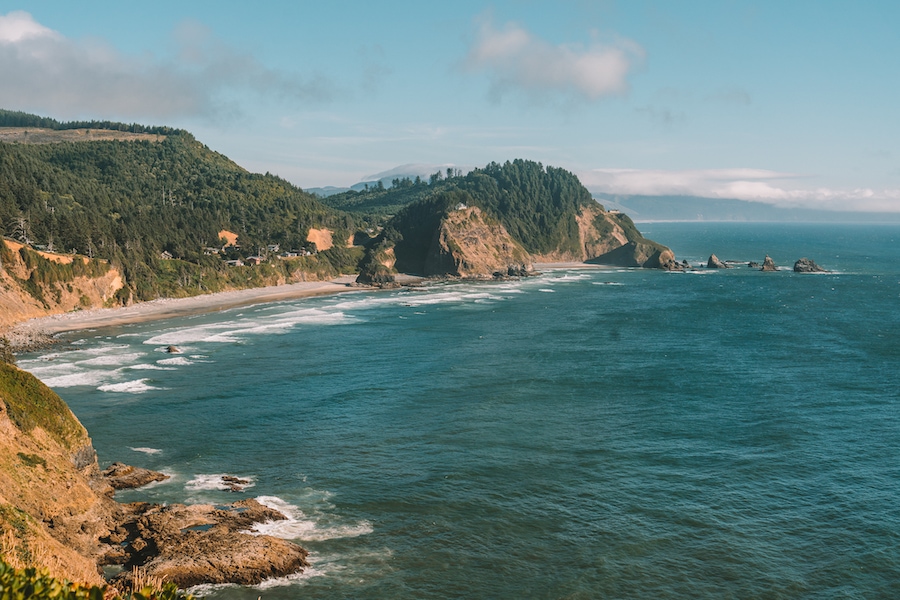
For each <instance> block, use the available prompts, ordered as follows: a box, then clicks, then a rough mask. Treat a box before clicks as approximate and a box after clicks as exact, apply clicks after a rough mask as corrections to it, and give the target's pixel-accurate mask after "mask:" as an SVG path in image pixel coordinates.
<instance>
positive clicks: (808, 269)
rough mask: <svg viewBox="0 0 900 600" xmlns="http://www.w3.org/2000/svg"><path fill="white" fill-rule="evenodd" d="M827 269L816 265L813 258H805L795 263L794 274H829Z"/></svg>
mask: <svg viewBox="0 0 900 600" xmlns="http://www.w3.org/2000/svg"><path fill="white" fill-rule="evenodd" d="M827 272H828V271H827V270H826V269H823V268H822V267H820V266H819V265H817V264H816V261H814V260H813V259H811V258H806V257H803V258H801V259H800V260H798V261H797V262H795V263H794V273H827Z"/></svg>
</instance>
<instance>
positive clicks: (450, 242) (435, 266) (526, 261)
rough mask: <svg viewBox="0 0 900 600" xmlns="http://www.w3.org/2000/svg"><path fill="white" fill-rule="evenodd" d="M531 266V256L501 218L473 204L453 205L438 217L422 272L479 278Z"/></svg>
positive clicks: (526, 268)
mask: <svg viewBox="0 0 900 600" xmlns="http://www.w3.org/2000/svg"><path fill="white" fill-rule="evenodd" d="M530 268H531V257H530V256H529V254H528V253H527V252H526V251H525V249H524V248H522V246H521V244H519V243H517V242H516V241H515V240H513V239H512V237H511V236H510V235H509V232H507V231H506V228H505V227H503V225H502V224H501V223H500V221H498V220H497V219H494V218H492V217H490V216H488V215H486V214H485V213H484V211H482V210H481V209H480V208H478V207H474V206H473V207H458V208H454V209H453V210H452V211H450V212H449V213H447V215H446V216H445V217H444V218H443V219H442V220H441V222H440V226H439V228H438V231H437V233H436V235H435V237H434V241H433V242H432V244H431V247H430V248H429V250H428V254H427V255H426V257H425V273H424V274H425V275H429V276H430V275H442V276H450V277H464V278H481V277H492V276H493V275H494V274H495V273H503V274H506V273H508V272H510V270H512V271H514V272H515V271H522V270H529V269H530Z"/></svg>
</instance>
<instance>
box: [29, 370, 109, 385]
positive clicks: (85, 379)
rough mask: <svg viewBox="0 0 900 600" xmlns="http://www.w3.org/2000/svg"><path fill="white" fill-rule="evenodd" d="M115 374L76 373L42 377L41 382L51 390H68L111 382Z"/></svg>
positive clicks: (98, 372)
mask: <svg viewBox="0 0 900 600" xmlns="http://www.w3.org/2000/svg"><path fill="white" fill-rule="evenodd" d="M114 373H115V372H112V373H110V372H109V371H81V370H79V371H76V372H75V373H70V374H67V375H59V376H57V377H46V378H45V377H40V376H38V377H40V379H41V381H43V382H44V384H46V385H47V387H51V388H68V387H78V386H81V385H90V386H98V385H101V384H102V383H103V382H105V381H109V379H110V376H111V375H114Z"/></svg>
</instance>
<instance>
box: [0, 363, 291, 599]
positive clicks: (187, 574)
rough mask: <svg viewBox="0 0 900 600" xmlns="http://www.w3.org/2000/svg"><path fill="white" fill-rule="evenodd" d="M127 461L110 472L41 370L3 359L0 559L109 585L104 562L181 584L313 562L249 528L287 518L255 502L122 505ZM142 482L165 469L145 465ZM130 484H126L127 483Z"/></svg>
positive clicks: (257, 576)
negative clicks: (119, 497)
mask: <svg viewBox="0 0 900 600" xmlns="http://www.w3.org/2000/svg"><path fill="white" fill-rule="evenodd" d="M134 472H135V471H133V470H130V469H128V468H126V467H125V466H124V465H118V466H116V468H111V469H108V470H107V471H106V472H101V471H100V469H99V467H98V464H97V454H96V452H94V449H93V446H92V444H91V440H90V438H89V437H88V434H87V431H85V429H84V427H83V426H82V425H81V423H80V422H79V421H78V419H77V418H75V415H73V414H72V412H71V411H70V410H69V408H68V407H67V406H66V404H65V402H63V401H62V400H61V399H60V398H59V396H57V395H56V394H55V393H53V391H51V390H50V389H49V388H47V387H46V386H45V385H43V384H42V383H41V382H40V381H38V380H37V379H36V378H35V377H34V376H32V375H31V374H29V373H26V372H24V371H20V370H19V369H17V368H16V367H14V366H11V365H7V364H5V363H0V557H2V558H3V560H4V561H5V562H7V563H8V564H10V565H12V566H14V567H17V568H22V567H40V568H46V569H48V570H49V571H50V574H51V575H53V576H54V577H57V578H64V579H69V580H72V581H76V582H80V583H87V584H92V585H102V584H103V583H104V582H103V578H102V577H101V575H100V569H99V566H100V565H122V566H123V567H124V570H123V572H122V575H121V576H120V578H119V581H120V582H121V583H122V584H123V585H125V584H127V583H128V581H127V580H128V577H129V576H130V574H131V572H132V571H131V568H132V567H140V568H142V569H143V570H144V571H145V572H146V573H147V574H149V575H150V576H153V577H160V578H165V579H166V581H170V582H173V583H175V584H177V585H179V586H180V587H187V586H191V585H195V584H199V583H240V584H255V583H259V582H260V581H262V580H264V579H267V578H269V577H280V576H284V575H288V574H291V573H296V572H298V571H301V570H303V568H305V567H306V566H307V563H306V556H307V553H306V551H305V550H304V549H303V548H301V547H300V546H297V545H296V544H293V543H291V542H288V541H286V540H282V539H278V538H273V537H270V536H264V535H251V534H248V533H246V531H247V530H249V529H252V527H253V525H254V523H260V522H265V521H272V520H279V519H284V518H285V517H284V515H282V514H281V513H279V512H277V511H275V510H272V509H270V508H267V507H265V506H263V505H261V504H259V503H258V502H256V501H255V500H251V499H248V500H243V501H241V502H237V503H234V504H232V505H224V506H222V505H219V506H213V505H198V506H183V505H169V506H166V507H161V506H157V505H152V504H146V503H135V504H127V505H126V504H119V503H117V502H115V501H114V500H113V499H112V495H113V493H114V489H113V485H111V484H115V486H116V487H117V488H118V487H123V485H124V484H123V474H124V475H126V476H127V475H133V474H134ZM143 475H144V476H143V477H141V478H138V479H137V480H136V481H137V483H136V484H135V485H140V484H141V482H146V481H149V480H153V479H158V478H159V476H160V474H154V473H152V472H146V471H144V473H143ZM125 487H127V486H125Z"/></svg>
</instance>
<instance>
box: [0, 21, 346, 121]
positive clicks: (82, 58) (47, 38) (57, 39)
mask: <svg viewBox="0 0 900 600" xmlns="http://www.w3.org/2000/svg"><path fill="white" fill-rule="evenodd" d="M174 39H175V45H176V48H177V51H176V54H175V56H172V57H159V56H150V55H142V56H127V55H125V54H122V53H121V52H119V51H118V50H116V49H115V48H112V47H111V46H109V45H107V44H105V43H103V42H102V41H96V40H92V41H81V40H72V39H69V38H66V37H65V36H63V35H61V34H60V33H58V32H56V31H53V30H51V29H49V28H47V27H45V26H43V25H41V24H40V23H38V22H36V21H35V20H34V18H33V17H32V16H31V15H30V14H29V13H27V12H24V11H14V12H10V13H8V14H6V15H0V81H2V82H3V85H2V86H0V105H2V106H4V107H8V108H19V109H25V110H42V111H47V112H48V113H51V114H53V115H54V116H60V117H63V118H72V117H81V116H86V115H101V116H103V117H108V116H114V117H116V118H170V117H176V116H202V117H209V118H213V119H215V118H218V117H222V116H223V115H227V114H233V113H235V112H240V100H239V98H240V97H241V96H242V95H249V94H257V95H264V96H266V97H269V98H275V99H277V100H278V101H280V102H283V103H287V104H289V105H296V104H298V103H299V104H304V103H315V102H322V101H325V100H328V99H330V98H331V97H332V96H333V95H334V88H335V86H334V84H333V83H332V82H331V81H330V80H328V79H327V78H325V77H323V76H321V75H313V76H310V77H301V76H299V75H297V74H294V73H285V72H281V71H277V70H274V69H270V68H268V67H266V66H265V65H263V64H262V63H260V62H259V61H258V60H257V59H256V58H254V57H253V56H252V55H250V54H246V53H241V52H239V51H237V50H235V49H234V48H231V47H229V46H228V45H227V44H225V43H223V42H221V41H220V40H218V39H217V38H216V37H215V36H213V35H212V33H211V32H210V31H209V30H208V29H206V28H204V27H203V26H201V25H199V24H191V23H188V24H185V25H182V26H181V27H180V28H179V29H178V30H177V31H176V32H175V36H174Z"/></svg>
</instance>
